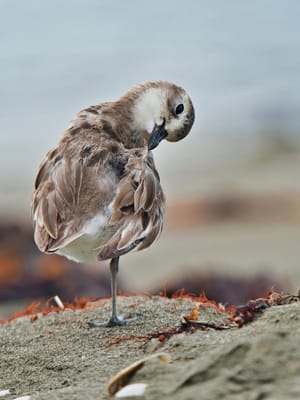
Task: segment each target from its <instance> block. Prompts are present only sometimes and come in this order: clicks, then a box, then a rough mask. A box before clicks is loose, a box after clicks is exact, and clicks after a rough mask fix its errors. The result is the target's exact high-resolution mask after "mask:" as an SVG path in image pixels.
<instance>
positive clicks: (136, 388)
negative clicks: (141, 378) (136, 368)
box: [115, 383, 148, 398]
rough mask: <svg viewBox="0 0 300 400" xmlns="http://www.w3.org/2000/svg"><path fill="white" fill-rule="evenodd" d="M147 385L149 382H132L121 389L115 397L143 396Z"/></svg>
mask: <svg viewBox="0 0 300 400" xmlns="http://www.w3.org/2000/svg"><path fill="white" fill-rule="evenodd" d="M147 386H148V384H147V383H131V384H130V385H127V386H124V387H123V388H122V389H121V390H119V391H118V392H117V393H116V395H115V397H118V398H120V397H129V396H142V395H143V394H144V393H145V390H146V387H147Z"/></svg>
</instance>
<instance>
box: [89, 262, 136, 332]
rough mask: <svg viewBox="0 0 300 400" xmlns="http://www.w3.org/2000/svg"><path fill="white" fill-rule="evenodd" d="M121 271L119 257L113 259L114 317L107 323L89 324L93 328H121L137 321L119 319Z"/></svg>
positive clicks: (111, 270) (112, 289) (111, 264)
mask: <svg viewBox="0 0 300 400" xmlns="http://www.w3.org/2000/svg"><path fill="white" fill-rule="evenodd" d="M118 271H119V257H116V258H113V259H112V260H111V262H110V277H111V297H112V316H111V318H110V320H109V321H108V322H107V323H98V322H93V321H91V322H89V326H90V327H91V328H96V327H109V326H120V325H126V324H128V323H129V322H131V321H133V320H135V318H132V319H122V318H119V317H118V312H117V275H118Z"/></svg>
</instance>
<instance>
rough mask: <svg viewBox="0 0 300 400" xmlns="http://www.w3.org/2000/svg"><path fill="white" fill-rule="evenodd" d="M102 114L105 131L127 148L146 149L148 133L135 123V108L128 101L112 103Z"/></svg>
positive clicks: (121, 100)
mask: <svg viewBox="0 0 300 400" xmlns="http://www.w3.org/2000/svg"><path fill="white" fill-rule="evenodd" d="M101 114H102V115H101V117H102V118H101V119H102V125H103V129H104V130H105V131H106V132H107V133H108V134H109V135H110V136H112V137H115V138H116V139H117V140H118V141H120V142H122V143H123V144H124V146H125V147H126V148H129V149H131V148H139V147H144V146H145V145H146V144H147V143H148V139H149V135H148V132H147V131H146V130H145V129H143V128H141V127H140V126H139V125H138V123H137V122H136V121H135V118H134V113H133V106H132V103H131V104H130V101H129V100H128V99H126V101H123V99H120V100H118V101H117V102H114V103H111V104H110V105H109V107H107V108H106V109H103V111H102V113H101Z"/></svg>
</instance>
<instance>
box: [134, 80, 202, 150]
mask: <svg viewBox="0 0 300 400" xmlns="http://www.w3.org/2000/svg"><path fill="white" fill-rule="evenodd" d="M138 93H139V94H138V96H137V97H136V98H135V102H134V110H133V118H134V123H135V126H136V128H137V129H138V130H139V131H146V132H147V134H148V148H149V150H153V149H154V148H155V147H157V146H158V145H159V143H160V142H161V141H162V140H163V139H166V140H168V141H169V142H177V141H179V140H181V139H183V138H184V137H185V136H186V135H187V134H188V133H189V131H190V130H191V127H192V125H193V123H194V119H195V114H194V107H193V104H192V101H191V99H190V98H189V96H188V94H187V93H186V91H185V90H184V89H183V88H181V87H179V86H176V85H174V84H173V83H169V82H161V81H158V82H148V83H146V84H144V85H140V86H139V87H138Z"/></svg>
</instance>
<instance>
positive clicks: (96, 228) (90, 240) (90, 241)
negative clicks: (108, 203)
mask: <svg viewBox="0 0 300 400" xmlns="http://www.w3.org/2000/svg"><path fill="white" fill-rule="evenodd" d="M107 221H108V216H106V215H103V214H98V215H96V216H95V217H93V218H92V219H91V220H89V221H88V222H87V223H86V224H85V225H84V227H83V229H82V231H81V233H80V236H79V237H77V238H76V239H75V240H73V242H71V243H69V244H68V245H67V246H65V247H62V248H60V249H58V250H57V251H56V254H59V255H61V256H64V257H67V258H69V259H70V260H72V261H76V262H95V261H97V254H98V253H99V248H100V247H101V246H102V245H104V244H105V243H106V241H107V240H108V239H109V238H110V236H111V234H108V233H107V231H106V230H105V227H106V226H107Z"/></svg>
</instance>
